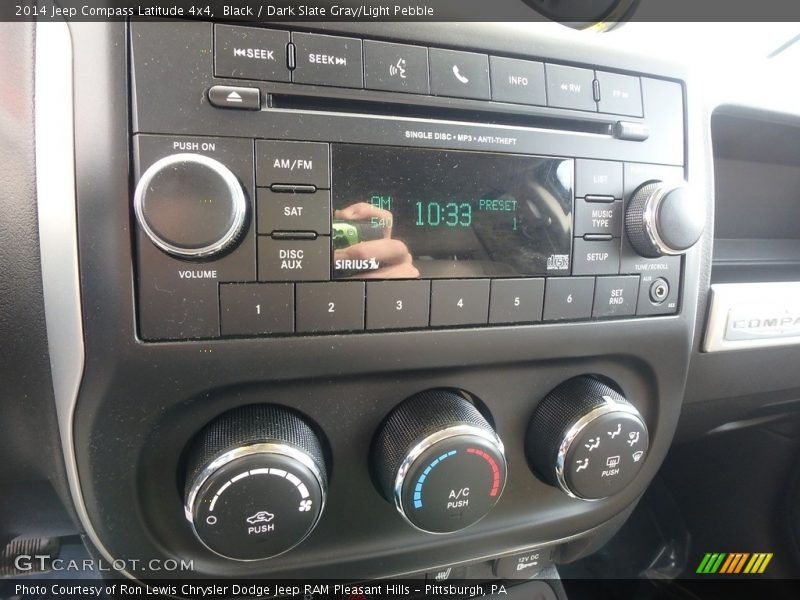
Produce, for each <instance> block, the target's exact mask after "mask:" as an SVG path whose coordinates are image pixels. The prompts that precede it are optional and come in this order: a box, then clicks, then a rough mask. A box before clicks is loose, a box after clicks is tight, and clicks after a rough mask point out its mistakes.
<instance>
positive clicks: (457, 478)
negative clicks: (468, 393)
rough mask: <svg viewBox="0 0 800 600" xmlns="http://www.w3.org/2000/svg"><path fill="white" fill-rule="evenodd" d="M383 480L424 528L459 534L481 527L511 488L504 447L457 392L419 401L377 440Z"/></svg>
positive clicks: (394, 416)
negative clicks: (506, 484)
mask: <svg viewBox="0 0 800 600" xmlns="http://www.w3.org/2000/svg"><path fill="white" fill-rule="evenodd" d="M374 466H375V470H376V475H377V479H378V480H379V482H380V485H381V488H382V492H383V494H384V496H385V497H386V499H387V500H389V501H390V502H393V503H394V505H395V507H396V508H397V510H398V512H399V513H400V514H401V515H403V517H404V518H405V519H406V520H407V521H408V522H409V523H411V524H412V525H413V526H414V527H416V528H417V529H421V530H423V531H427V532H430V533H451V532H453V531H458V530H460V529H464V528H465V527H469V526H470V525H472V524H474V523H476V522H478V521H480V520H481V519H482V518H483V517H484V516H486V514H487V513H488V512H489V511H490V510H491V509H492V508H493V507H494V505H495V504H496V503H497V501H498V499H499V498H500V495H501V494H502V493H503V487H504V486H505V482H506V460H505V455H504V452H503V443H502V442H501V441H500V438H499V437H498V436H497V434H496V433H495V432H494V430H493V429H492V427H491V425H489V423H488V422H487V421H486V419H485V418H484V417H483V415H481V413H480V412H479V411H478V409H477V408H475V406H474V405H473V404H472V403H471V402H470V401H469V400H467V399H466V398H465V397H464V396H462V395H460V394H459V393H457V392H454V391H449V390H430V391H425V392H422V393H419V394H416V395H415V396H412V397H411V398H409V399H408V400H406V401H405V402H403V403H402V404H401V405H400V406H398V407H397V408H396V409H395V410H394V411H393V412H392V413H391V414H390V415H389V417H388V418H387V420H386V423H385V424H384V426H383V429H382V430H381V431H380V433H379V434H378V437H377V438H376V440H375V461H374Z"/></svg>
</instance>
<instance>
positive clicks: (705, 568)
mask: <svg viewBox="0 0 800 600" xmlns="http://www.w3.org/2000/svg"><path fill="white" fill-rule="evenodd" d="M771 560H772V552H769V553H767V552H756V553H753V554H751V553H749V552H731V553H726V552H707V553H706V555H705V556H704V557H703V560H702V561H700V566H698V567H697V571H696V573H699V574H701V575H713V574H715V573H716V574H725V575H737V574H740V573H748V574H751V575H755V574H759V573H763V572H764V571H765V570H766V568H767V565H768V564H769V562H770V561H771Z"/></svg>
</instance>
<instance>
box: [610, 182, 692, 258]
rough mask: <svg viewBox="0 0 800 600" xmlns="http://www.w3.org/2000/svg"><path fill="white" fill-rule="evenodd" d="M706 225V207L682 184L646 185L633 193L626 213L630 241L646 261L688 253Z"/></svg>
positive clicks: (656, 183)
mask: <svg viewBox="0 0 800 600" xmlns="http://www.w3.org/2000/svg"><path fill="white" fill-rule="evenodd" d="M705 225H706V211H705V206H704V204H703V203H702V202H701V201H700V198H696V197H695V196H694V195H693V194H692V193H691V192H690V190H689V189H688V188H687V187H686V186H685V185H682V184H678V185H670V184H665V183H663V182H661V181H655V182H651V183H646V184H644V185H643V186H641V187H640V188H639V189H637V190H636V191H635V192H634V193H633V195H632V196H631V199H630V201H629V202H628V207H627V209H626V210H625V231H626V233H627V234H628V239H629V240H630V242H631V245H632V246H633V247H634V248H635V249H636V251H637V252H638V253H639V254H641V255H642V256H644V257H647V258H658V257H659V256H663V255H665V254H668V255H676V254H682V253H684V252H686V250H688V249H689V248H691V247H692V246H694V245H695V243H697V240H699V239H700V236H701V235H702V234H703V230H704V229H705Z"/></svg>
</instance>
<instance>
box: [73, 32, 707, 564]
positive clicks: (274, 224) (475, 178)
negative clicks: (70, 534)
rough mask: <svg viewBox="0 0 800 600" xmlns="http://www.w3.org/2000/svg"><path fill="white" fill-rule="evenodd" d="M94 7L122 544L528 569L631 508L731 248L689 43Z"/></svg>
mask: <svg viewBox="0 0 800 600" xmlns="http://www.w3.org/2000/svg"><path fill="white" fill-rule="evenodd" d="M78 27H79V28H81V27H82V28H84V29H83V35H80V36H76V40H78V41H76V46H75V57H76V58H75V60H76V86H77V87H76V94H77V97H78V98H82V97H85V98H88V97H91V94H92V88H95V90H96V89H97V88H98V86H99V87H100V88H102V89H107V90H109V97H110V98H112V99H113V101H111V102H109V103H108V104H103V105H102V106H100V107H97V106H96V108H97V110H95V111H93V113H92V114H88V113H86V114H82V113H79V114H78V115H76V130H77V132H78V135H77V138H76V139H77V141H76V155H77V169H78V179H77V181H78V182H79V185H78V221H79V232H80V237H79V242H80V249H81V255H80V256H81V273H82V294H83V295H82V300H83V306H84V328H85V339H86V368H85V373H84V383H83V387H82V389H81V393H80V395H79V397H78V399H77V402H76V404H75V406H74V416H73V420H72V422H71V424H70V427H73V428H74V436H75V443H74V461H75V464H76V467H77V472H78V474H79V480H80V497H81V501H82V503H83V505H84V506H85V522H84V526H85V527H87V529H88V530H90V532H91V537H92V540H93V542H94V543H95V545H96V546H97V547H98V549H99V550H100V552H101V553H103V554H104V555H107V556H109V557H115V556H144V557H154V558H156V557H158V558H166V557H170V558H184V559H191V560H193V561H194V566H195V569H196V570H195V572H194V573H188V574H186V576H188V577H192V576H197V577H202V576H219V577H224V576H266V577H299V576H302V577H304V578H311V577H337V578H342V577H344V578H353V579H358V578H371V577H385V576H396V575H407V574H413V575H415V576H421V577H424V576H426V574H428V575H430V576H432V577H433V576H435V574H436V573H438V572H439V571H443V570H446V569H448V568H456V569H467V571H464V572H465V573H470V574H476V576H484V575H486V574H487V573H488V574H489V575H491V576H495V575H496V574H497V573H501V574H502V576H504V577H505V576H508V572H509V564H510V563H508V562H507V561H506V562H505V563H503V562H502V560H503V559H504V557H506V558H508V560H518V558H517V557H520V556H526V557H530V556H533V555H536V556H541V557H542V559H543V560H544V558H545V557H546V560H544V562H550V561H555V562H564V561H569V560H572V559H574V558H576V557H578V556H580V555H583V554H586V553H588V552H590V551H592V550H593V549H596V548H597V547H598V545H599V544H601V543H602V541H604V540H605V539H607V538H608V536H610V535H611V534H612V533H613V532H614V531H616V528H618V527H619V526H620V525H621V523H622V522H623V521H624V519H625V516H626V515H627V514H628V512H629V511H630V510H631V509H632V507H633V506H634V505H635V503H636V500H637V498H638V497H639V496H640V495H641V494H642V492H643V491H644V490H645V488H646V486H647V484H648V483H649V481H650V480H651V479H652V477H653V476H654V475H655V473H656V471H657V470H658V468H659V466H660V464H661V462H662V460H663V458H664V456H665V454H666V452H667V449H668V447H669V445H670V443H671V441H672V436H673V433H674V429H675V426H676V423H677V419H678V415H679V412H680V403H681V398H682V394H683V388H684V383H685V377H686V367H687V364H688V358H689V352H690V348H691V345H692V340H693V335H694V332H693V327H694V319H695V311H696V308H697V290H698V284H699V281H700V277H701V275H700V270H699V265H700V263H701V258H702V256H703V254H704V252H707V249H706V248H705V246H704V242H700V243H697V244H695V242H697V239H698V238H699V237H700V234H701V233H702V227H703V224H704V222H705V212H703V209H704V208H705V207H707V205H708V195H707V193H706V188H705V186H706V182H705V181H704V180H703V178H702V177H699V176H697V175H696V173H697V170H694V169H692V167H691V165H692V163H691V160H692V158H693V157H689V156H687V154H686V150H685V148H686V144H687V140H688V139H689V138H690V136H691V131H692V130H691V125H692V123H693V121H692V119H693V117H692V116H691V115H692V114H693V113H692V112H691V110H690V108H689V105H688V104H687V89H688V80H687V77H686V75H685V74H684V73H682V72H680V71H679V70H677V69H675V68H673V67H670V66H668V65H663V64H657V63H650V62H649V61H647V60H645V59H643V58H641V57H630V56H625V55H621V54H619V53H616V52H615V51H612V50H610V49H608V48H605V47H603V45H602V44H601V43H600V42H595V41H591V40H586V41H584V39H583V38H581V40H580V41H575V42H574V43H573V42H572V41H570V43H569V44H566V43H564V41H563V40H559V37H558V36H555V35H553V34H552V33H548V32H547V31H542V32H537V30H536V29H535V28H531V29H530V30H527V29H524V28H513V27H510V26H509V27H510V28H509V29H506V26H499V25H479V24H469V25H466V24H465V25H464V26H463V28H462V29H463V30H460V31H459V33H458V35H456V33H454V32H453V31H451V30H450V29H448V27H447V26H445V25H442V26H438V25H430V26H428V25H426V26H415V27H414V28H413V29H412V28H407V27H405V26H404V25H402V24H382V25H377V24H376V25H371V26H366V27H365V26H361V27H359V28H358V32H356V31H355V28H354V27H348V26H346V25H337V26H335V27H334V26H314V25H307V26H306V25H304V26H303V28H302V30H301V29H300V28H298V29H294V28H288V29H282V28H279V27H277V26H265V27H257V26H239V25H236V26H231V25H224V24H212V23H204V22H138V23H131V24H129V25H123V24H103V25H95V26H89V25H83V26H78ZM466 30H469V31H470V33H471V35H469V36H467V37H464V36H465V32H466ZM465 39H471V40H475V41H474V43H473V45H472V46H470V47H465V46H464V41H463V40H465ZM100 48H102V50H103V53H101V54H103V55H104V56H105V58H104V60H106V61H107V62H108V65H107V66H108V69H107V70H103V69H99V70H98V69H93V68H91V67H90V65H91V60H92V58H90V57H96V56H97V55H98V54H97V50H98V49H100ZM521 48H526V49H531V50H530V52H529V51H527V50H526V51H521V50H520V49H521ZM578 56H583V57H586V56H592V57H595V58H593V60H594V61H595V62H593V63H592V64H586V63H585V62H581V61H580V60H578V59H577V57H578ZM584 60H585V58H584ZM112 73H113V74H114V75H112ZM124 73H127V74H128V76H129V79H128V81H127V82H126V81H125V80H124V78H123V74H124ZM403 75H404V76H403ZM464 80H466V81H464ZM76 106H81V105H80V104H79V103H78V102H76ZM125 107H129V109H130V119H129V120H128V118H127V114H126V110H125ZM90 124H91V126H90ZM92 130H95V131H96V130H103V131H106V132H108V135H107V136H106V137H104V138H103V140H102V141H97V140H95V138H96V134H90V133H88V132H89V131H92ZM101 167H102V168H101ZM88 173H92V174H93V175H92V177H91V178H89V177H82V176H81V175H82V174H83V175H87V174H88ZM90 180H91V181H92V182H93V183H92V186H88V184H86V183H82V182H86V181H90ZM687 190H688V191H692V192H693V195H691V194H688V192H687ZM697 207H699V209H698V208H697ZM664 215H672V216H671V217H670V218H666V217H664ZM675 223H678V224H679V225H680V227H679V228H678V229H679V231H680V232H683V234H684V235H683V236H681V235H678V234H677V233H676V229H675V228H674V227H673V225H674V224H675ZM686 232H688V233H686ZM694 234H696V235H694ZM692 238H693V239H692ZM215 432H216V433H215ZM220 436H222V437H220ZM264 490H269V491H268V492H265V491H264ZM263 497H273V498H276V500H275V501H274V502H272V503H265V502H262V503H261V504H259V505H258V510H253V508H254V504H253V501H252V499H253V498H263ZM278 498H279V499H280V500H277V499H278ZM240 504H243V505H244V506H246V509H245V508H241V506H240ZM256 504H258V502H256ZM262 504H263V506H262ZM267 504H269V506H267ZM104 507H114V508H113V510H108V509H107V508H104ZM243 511H249V512H247V514H245V512H243ZM251 513H252V514H251ZM526 560H528V559H526ZM537 560H538V559H537ZM495 561H498V562H495ZM514 564H515V565H516V564H517V563H514ZM481 569H489V570H488V571H486V572H485V573H484V571H481ZM521 571H523V572H524V571H525V567H523V568H522V569H521ZM511 572H512V573H513V572H515V571H514V568H511ZM477 574H480V575H477ZM132 575H133V576H135V577H142V578H147V577H157V576H158V573H155V572H153V573H151V572H142V573H132Z"/></svg>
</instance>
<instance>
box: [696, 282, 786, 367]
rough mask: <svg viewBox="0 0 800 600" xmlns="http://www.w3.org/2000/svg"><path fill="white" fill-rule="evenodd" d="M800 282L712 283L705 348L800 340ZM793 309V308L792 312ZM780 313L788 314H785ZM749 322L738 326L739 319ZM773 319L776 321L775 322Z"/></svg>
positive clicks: (766, 345) (715, 349) (764, 345)
mask: <svg viewBox="0 0 800 600" xmlns="http://www.w3.org/2000/svg"><path fill="white" fill-rule="evenodd" d="M798 298H800V282H791V281H786V282H775V283H724V284H715V285H712V286H711V301H710V306H711V308H710V309H709V313H708V325H707V327H706V335H705V339H704V341H703V351H704V352H723V351H727V350H749V349H753V348H769V347H773V346H789V345H792V344H800V325H798V324H791V323H789V324H788V325H787V326H786V327H784V326H783V325H782V324H781V325H779V324H778V323H777V321H778V319H782V318H788V319H790V320H791V321H792V323H800V312H798V310H797V306H798ZM792 311H794V312H792ZM779 315H786V317H782V316H779ZM745 321H747V322H748V323H747V324H746V325H744V326H742V327H737V326H736V323H739V322H745ZM773 322H774V324H773Z"/></svg>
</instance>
